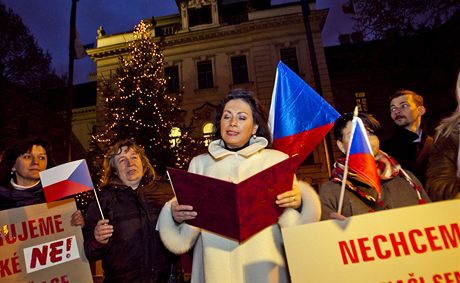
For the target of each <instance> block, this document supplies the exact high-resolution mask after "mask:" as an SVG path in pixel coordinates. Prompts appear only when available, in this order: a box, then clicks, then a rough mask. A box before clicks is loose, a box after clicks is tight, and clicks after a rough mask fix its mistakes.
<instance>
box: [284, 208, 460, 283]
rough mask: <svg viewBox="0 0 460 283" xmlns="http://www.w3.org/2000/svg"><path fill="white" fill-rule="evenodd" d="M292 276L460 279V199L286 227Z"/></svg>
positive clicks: (383, 282)
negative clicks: (342, 219)
mask: <svg viewBox="0 0 460 283" xmlns="http://www.w3.org/2000/svg"><path fill="white" fill-rule="evenodd" d="M282 233H283V239H284V244H285V247H286V254H287V260H288V265H289V271H290V273H291V279H292V282H294V283H296V282H342V283H346V282H350V283H351V282H353V283H356V282H366V283H373V282H375V283H396V282H397V283H403V282H404V283H405V282H414V283H415V282H419V283H422V282H423V283H446V282H460V200H451V201H443V202H437V203H430V204H424V205H416V206H411V207H405V208H397V209H391V210H385V211H379V212H374V213H369V214H364V215H357V216H353V217H350V218H348V219H347V220H345V221H339V220H328V221H322V222H318V223H312V224H306V225H300V226H295V227H289V228H283V229H282Z"/></svg>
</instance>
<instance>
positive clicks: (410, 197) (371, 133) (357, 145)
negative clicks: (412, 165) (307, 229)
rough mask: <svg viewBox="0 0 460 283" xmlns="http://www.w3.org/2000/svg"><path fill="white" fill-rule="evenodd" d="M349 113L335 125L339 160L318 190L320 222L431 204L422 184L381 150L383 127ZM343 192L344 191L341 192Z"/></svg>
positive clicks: (369, 119)
mask: <svg viewBox="0 0 460 283" xmlns="http://www.w3.org/2000/svg"><path fill="white" fill-rule="evenodd" d="M356 116H357V117H354V115H353V113H346V114H344V115H342V116H341V117H339V118H338V119H337V120H336V122H335V124H334V135H335V138H336V139H337V146H338V148H339V149H340V151H341V152H342V153H343V154H345V155H346V157H345V158H339V159H338V160H337V161H336V162H335V164H334V169H333V174H332V177H331V180H330V181H328V182H326V183H324V184H322V185H321V187H320V189H319V195H320V200H321V210H322V212H321V220H326V219H331V218H335V219H344V217H349V216H353V215H358V214H364V213H368V212H374V211H379V210H384V209H391V208H397V207H404V206H409V205H416V204H422V203H425V202H430V199H429V197H428V195H427V194H426V192H425V190H424V189H423V187H422V185H421V184H420V181H419V180H418V179H417V178H416V177H415V176H414V175H413V174H412V173H410V172H408V171H405V170H404V169H402V168H401V166H400V165H399V164H398V162H397V161H396V160H395V159H394V158H392V157H391V156H389V155H388V154H386V153H385V152H383V151H381V150H380V140H379V133H380V128H381V126H380V123H379V122H378V121H377V120H376V119H375V118H374V117H373V116H372V115H369V114H365V113H359V114H357V115H356ZM341 188H342V190H341Z"/></svg>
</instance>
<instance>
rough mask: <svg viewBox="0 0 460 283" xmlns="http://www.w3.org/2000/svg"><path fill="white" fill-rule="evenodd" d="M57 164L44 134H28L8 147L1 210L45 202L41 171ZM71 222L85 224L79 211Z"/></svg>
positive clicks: (1, 173) (1, 174) (0, 183)
mask: <svg viewBox="0 0 460 283" xmlns="http://www.w3.org/2000/svg"><path fill="white" fill-rule="evenodd" d="M54 166H56V162H55V161H54V157H53V150H52V147H51V144H50V143H49V142H48V141H47V140H46V139H44V138H42V137H29V138H26V139H24V140H22V141H21V142H18V143H16V144H15V145H13V146H12V147H10V148H8V149H7V150H6V151H5V153H4V154H3V158H2V160H1V162H0V210H7V209H10V208H15V207H23V206H27V205H33V204H40V203H45V202H46V198H45V194H44V192H43V186H42V183H41V182H40V175H39V173H40V172H42V171H44V170H46V169H49V168H51V167H54ZM71 224H72V225H73V226H80V227H83V226H84V225H85V221H84V218H83V215H82V213H81V211H80V210H77V211H76V212H74V213H73V214H72V218H71Z"/></svg>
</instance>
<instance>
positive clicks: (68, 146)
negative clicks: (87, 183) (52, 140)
mask: <svg viewBox="0 0 460 283" xmlns="http://www.w3.org/2000/svg"><path fill="white" fill-rule="evenodd" d="M77 2H78V0H72V8H71V10H70V31H69V71H68V72H69V73H68V76H69V77H68V78H67V93H66V94H67V97H66V98H67V105H66V119H65V123H66V125H65V142H64V143H65V151H66V155H67V161H71V160H72V146H71V140H72V108H73V105H72V104H73V102H72V100H73V72H74V70H73V69H74V59H75V22H76V15H77Z"/></svg>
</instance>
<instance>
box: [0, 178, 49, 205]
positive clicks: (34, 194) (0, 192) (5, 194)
mask: <svg viewBox="0 0 460 283" xmlns="http://www.w3.org/2000/svg"><path fill="white" fill-rule="evenodd" d="M44 202H46V200H45V195H44V193H43V188H42V184H41V183H40V182H38V184H36V185H35V186H33V187H31V188H28V189H24V190H18V189H15V188H14V187H13V186H12V185H8V186H5V187H3V186H0V210H5V209H10V208H15V207H22V206H26V205H32V204H39V203H44Z"/></svg>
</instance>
